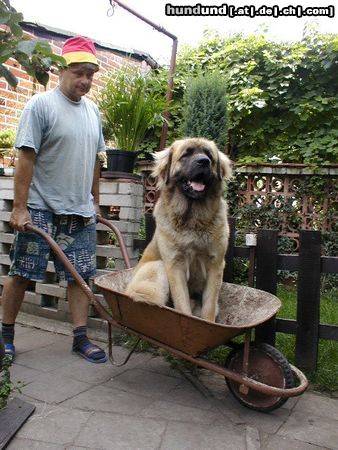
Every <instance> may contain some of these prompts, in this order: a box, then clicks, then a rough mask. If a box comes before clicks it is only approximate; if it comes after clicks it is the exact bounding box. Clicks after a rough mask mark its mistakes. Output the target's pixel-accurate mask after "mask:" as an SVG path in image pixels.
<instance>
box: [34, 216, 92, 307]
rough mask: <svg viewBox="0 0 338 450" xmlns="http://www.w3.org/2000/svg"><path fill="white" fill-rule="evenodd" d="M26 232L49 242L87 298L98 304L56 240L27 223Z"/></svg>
mask: <svg viewBox="0 0 338 450" xmlns="http://www.w3.org/2000/svg"><path fill="white" fill-rule="evenodd" d="M25 230H26V231H30V232H33V233H36V234H38V235H39V236H41V237H42V238H43V239H45V240H46V241H47V243H48V245H49V247H50V248H51V249H52V250H53V252H54V254H55V255H56V256H57V257H58V259H59V260H60V262H61V263H62V264H63V265H64V267H65V269H67V270H68V272H69V273H70V274H71V275H72V277H73V278H74V280H75V281H76V282H77V284H78V286H79V287H80V289H81V290H82V291H83V292H84V293H85V294H86V296H87V297H88V299H89V300H90V301H93V302H95V303H96V299H95V296H94V294H93V293H92V291H91V290H90V288H89V286H88V284H87V283H86V282H85V280H84V279H83V278H82V277H81V275H80V274H79V273H78V272H77V270H76V269H75V267H74V266H73V265H72V263H71V262H70V261H69V259H68V258H67V256H66V255H65V254H64V253H63V251H62V250H61V248H60V247H59V246H58V244H57V243H56V242H55V241H54V239H53V238H51V237H50V236H49V234H48V233H46V232H45V231H43V230H41V228H38V227H35V226H34V225H31V224H30V223H27V224H26V225H25Z"/></svg>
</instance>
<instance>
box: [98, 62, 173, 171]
mask: <svg viewBox="0 0 338 450" xmlns="http://www.w3.org/2000/svg"><path fill="white" fill-rule="evenodd" d="M150 76H151V75H150V74H148V75H143V74H142V73H141V72H140V71H139V70H138V69H137V68H133V67H124V68H123V69H121V70H119V71H113V72H110V73H109V74H108V76H107V79H106V82H105V85H104V87H103V88H102V89H101V90H100V93H99V95H98V98H97V102H98V106H99V108H100V111H101V113H102V122H103V132H104V136H105V139H106V141H107V142H111V143H112V146H113V148H110V149H107V152H106V153H107V171H108V172H124V173H126V172H127V173H132V172H133V169H134V164H135V160H136V156H137V151H138V150H139V145H140V143H141V142H142V140H143V139H144V137H145V134H146V133H147V131H148V130H150V129H151V128H153V127H154V126H155V125H157V124H159V123H162V122H163V120H165V119H164V117H163V112H164V111H165V109H166V100H165V98H164V97H163V96H162V95H160V94H159V93H157V92H154V90H152V89H151V87H150V84H149V83H148V79H149V77H150Z"/></svg>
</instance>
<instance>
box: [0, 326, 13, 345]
mask: <svg viewBox="0 0 338 450" xmlns="http://www.w3.org/2000/svg"><path fill="white" fill-rule="evenodd" d="M1 332H2V339H3V341H4V344H13V342H14V323H2V326H1Z"/></svg>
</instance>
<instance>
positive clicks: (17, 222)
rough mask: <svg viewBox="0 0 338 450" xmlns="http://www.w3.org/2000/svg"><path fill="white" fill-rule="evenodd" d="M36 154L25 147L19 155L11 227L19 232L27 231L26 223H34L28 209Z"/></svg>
mask: <svg viewBox="0 0 338 450" xmlns="http://www.w3.org/2000/svg"><path fill="white" fill-rule="evenodd" d="M35 159H36V153H35V151H34V150H33V149H32V148H29V147H25V148H24V149H23V150H21V151H20V153H19V158H18V161H17V164H16V167H15V175H14V202H13V210H12V214H11V218H10V224H11V226H12V227H13V228H14V229H16V230H18V231H25V230H24V226H25V224H26V223H32V219H31V216H30V214H29V212H28V209H27V199H28V191H29V186H30V184H31V181H32V177H33V170H34V163H35Z"/></svg>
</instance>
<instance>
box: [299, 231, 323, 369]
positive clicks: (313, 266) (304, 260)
mask: <svg viewBox="0 0 338 450" xmlns="http://www.w3.org/2000/svg"><path fill="white" fill-rule="evenodd" d="M320 253H321V234H320V232H319V231H309V230H302V231H301V232H300V233H299V269H298V292H297V297H298V298H297V332H296V364H297V365H298V366H300V367H302V368H305V369H310V370H315V369H316V367H317V357H318V339H319V322H320V272H321V265H320V264H321V263H320Z"/></svg>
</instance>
